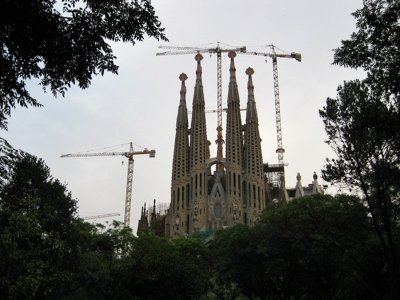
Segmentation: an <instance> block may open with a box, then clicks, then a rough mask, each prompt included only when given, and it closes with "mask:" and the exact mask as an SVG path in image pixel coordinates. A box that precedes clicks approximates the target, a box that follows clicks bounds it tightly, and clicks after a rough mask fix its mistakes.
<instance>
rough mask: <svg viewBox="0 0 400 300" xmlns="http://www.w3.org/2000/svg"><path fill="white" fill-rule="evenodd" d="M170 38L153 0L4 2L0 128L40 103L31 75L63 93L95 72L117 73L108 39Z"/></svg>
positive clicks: (1, 15)
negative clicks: (19, 108) (23, 109)
mask: <svg viewBox="0 0 400 300" xmlns="http://www.w3.org/2000/svg"><path fill="white" fill-rule="evenodd" d="M146 35H147V36H149V37H154V38H156V39H157V40H160V39H161V40H165V41H166V40H167V39H166V37H165V35H164V28H162V27H161V23H160V22H159V20H158V18H157V16H156V15H155V11H154V8H153V7H152V5H151V1H150V0H130V1H127V0H118V1H111V0H102V1H98V0H61V1H55V0H33V1H14V0H3V1H1V2H0V51H1V55H0V128H3V129H6V125H7V118H8V117H9V116H10V114H11V109H12V108H15V106H16V105H20V106H23V107H27V106H29V105H30V106H40V104H39V103H38V102H37V101H36V99H34V98H33V97H32V96H31V95H30V93H29V91H28V90H27V88H26V81H27V80H29V79H31V78H37V79H39V80H40V85H42V86H43V88H44V89H47V88H48V89H49V90H50V91H51V92H52V93H53V94H54V95H57V94H61V95H63V96H64V94H65V91H66V90H67V89H68V88H69V87H70V86H71V85H74V84H77V85H78V86H79V87H80V88H83V89H84V88H87V87H88V86H89V85H90V83H91V80H92V76H93V75H97V74H103V73H104V72H105V71H108V72H112V73H117V71H118V66H117V65H115V62H114V59H115V56H114V54H113V51H112V48H111V46H110V44H109V42H110V41H113V42H117V41H123V42H130V43H131V44H132V45H134V44H135V42H136V41H142V40H143V39H144V37H145V36H146Z"/></svg>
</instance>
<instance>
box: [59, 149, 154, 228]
mask: <svg viewBox="0 0 400 300" xmlns="http://www.w3.org/2000/svg"><path fill="white" fill-rule="evenodd" d="M140 154H148V155H149V157H155V156H156V150H148V149H147V148H145V149H144V150H143V151H134V150H133V143H130V150H129V152H99V153H73V154H63V155H61V157H62V158H65V157H90V156H125V157H126V158H128V175H127V180H126V198H125V214H124V225H125V226H129V224H130V218H131V201H132V181H133V162H134V159H133V156H134V155H140Z"/></svg>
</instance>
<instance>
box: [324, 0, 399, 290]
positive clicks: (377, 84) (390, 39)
mask: <svg viewBox="0 0 400 300" xmlns="http://www.w3.org/2000/svg"><path fill="white" fill-rule="evenodd" d="M363 4H364V6H363V7H362V8H361V9H359V10H357V11H356V12H355V13H354V16H355V18H356V25H357V31H356V32H354V33H353V34H352V35H351V37H350V39H348V40H344V41H342V45H341V46H340V47H339V48H338V49H336V50H335V56H334V63H336V64H339V65H343V66H346V67H351V68H361V69H363V70H364V71H365V73H366V77H365V78H364V79H363V80H352V81H349V82H344V84H343V85H341V86H339V88H338V93H337V97H336V98H328V99H327V101H326V106H325V107H324V108H323V109H322V110H321V111H320V116H321V117H322V119H323V122H324V125H325V130H326V133H327V135H328V140H327V143H328V144H329V145H330V146H331V147H332V149H333V150H334V152H335V154H336V157H335V158H333V159H328V160H327V164H326V166H325V169H324V170H323V178H324V179H325V180H327V181H329V182H332V183H341V184H345V185H347V186H348V187H349V189H350V190H351V191H352V192H356V193H359V194H360V195H362V198H363V200H364V202H365V204H366V206H367V207H368V210H369V213H370V214H371V217H372V221H373V224H374V227H375V232H376V235H377V237H378V239H379V241H380V245H381V247H382V253H383V256H384V258H385V262H386V267H387V268H388V270H389V275H388V276H389V277H390V278H391V281H392V285H393V286H397V287H398V282H400V249H399V247H398V245H396V243H395V228H396V226H397V225H398V224H399V221H400V214H399V212H400V84H399V83H400V69H399V63H400V1H398V0H383V1H382V0H364V1H363ZM397 297H400V288H397Z"/></svg>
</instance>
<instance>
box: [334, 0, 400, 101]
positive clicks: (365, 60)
mask: <svg viewBox="0 0 400 300" xmlns="http://www.w3.org/2000/svg"><path fill="white" fill-rule="evenodd" d="M363 4H364V5H363V7H362V8H361V9H359V10H357V11H356V12H354V13H353V16H354V17H355V18H356V25H357V31H356V32H354V33H353V34H352V35H351V37H350V39H348V40H344V41H342V45H341V47H339V48H337V49H335V55H334V63H335V64H339V65H342V66H346V67H351V68H362V69H363V70H365V71H367V72H368V80H369V81H370V82H372V83H373V84H374V89H379V90H380V91H381V92H390V93H393V94H394V95H396V97H398V96H399V95H400V86H399V82H400V73H399V68H398V66H399V65H400V56H399V55H398V53H399V46H400V26H399V18H400V3H399V1H397V0H394V1H393V0H364V1H363Z"/></svg>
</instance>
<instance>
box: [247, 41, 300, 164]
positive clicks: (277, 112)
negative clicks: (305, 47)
mask: <svg viewBox="0 0 400 300" xmlns="http://www.w3.org/2000/svg"><path fill="white" fill-rule="evenodd" d="M268 46H269V47H270V48H271V49H272V53H268V52H252V51H247V52H246V53H245V54H249V55H260V56H266V57H270V58H271V59H272V72H273V79H274V96H275V119H276V140H277V146H278V147H277V149H276V153H277V154H278V162H279V164H280V165H282V166H283V153H285V149H284V148H283V141H282V119H281V102H280V98H279V78H278V59H277V58H278V57H279V58H294V59H295V60H297V61H299V62H300V61H301V54H300V53H297V52H292V53H290V54H285V53H276V51H275V46H274V45H268Z"/></svg>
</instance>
